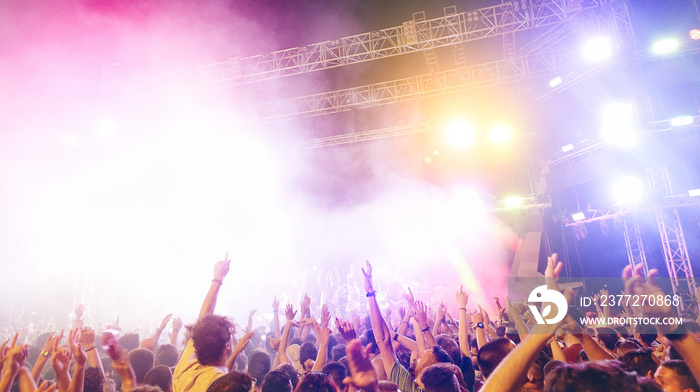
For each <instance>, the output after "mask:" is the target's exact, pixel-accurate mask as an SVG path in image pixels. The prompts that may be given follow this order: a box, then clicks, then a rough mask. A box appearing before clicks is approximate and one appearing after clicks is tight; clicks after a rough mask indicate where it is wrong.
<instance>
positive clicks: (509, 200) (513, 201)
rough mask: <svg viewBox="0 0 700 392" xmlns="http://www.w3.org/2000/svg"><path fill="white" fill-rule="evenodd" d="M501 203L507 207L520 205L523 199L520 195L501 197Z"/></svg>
mask: <svg viewBox="0 0 700 392" xmlns="http://www.w3.org/2000/svg"><path fill="white" fill-rule="evenodd" d="M503 204H505V206H506V207H508V208H515V207H520V206H521V205H523V199H522V198H521V197H520V196H508V197H506V198H505V199H503Z"/></svg>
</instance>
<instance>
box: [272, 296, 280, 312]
mask: <svg viewBox="0 0 700 392" xmlns="http://www.w3.org/2000/svg"><path fill="white" fill-rule="evenodd" d="M272 310H273V311H275V312H278V311H279V310H280V301H279V300H277V297H275V299H273V300H272Z"/></svg>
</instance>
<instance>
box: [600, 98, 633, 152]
mask: <svg viewBox="0 0 700 392" xmlns="http://www.w3.org/2000/svg"><path fill="white" fill-rule="evenodd" d="M602 136H603V140H605V142H607V143H608V144H615V145H618V146H622V147H631V146H633V145H634V144H636V143H637V139H638V135H637V130H636V129H635V125H634V108H633V107H632V105H629V104H626V103H612V104H609V105H608V106H606V107H605V108H604V109H603V115H602Z"/></svg>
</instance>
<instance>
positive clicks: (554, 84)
mask: <svg viewBox="0 0 700 392" xmlns="http://www.w3.org/2000/svg"><path fill="white" fill-rule="evenodd" d="M562 82H563V80H561V78H560V77H559V76H557V77H556V78H554V79H552V80H550V81H549V87H557V86H558V85H560V84H562Z"/></svg>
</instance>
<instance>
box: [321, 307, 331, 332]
mask: <svg viewBox="0 0 700 392" xmlns="http://www.w3.org/2000/svg"><path fill="white" fill-rule="evenodd" d="M330 321H331V312H330V311H329V310H328V305H326V304H323V306H322V307H321V329H325V328H327V327H328V323H329V322H330Z"/></svg>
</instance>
